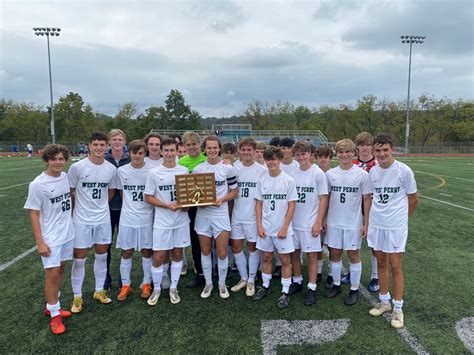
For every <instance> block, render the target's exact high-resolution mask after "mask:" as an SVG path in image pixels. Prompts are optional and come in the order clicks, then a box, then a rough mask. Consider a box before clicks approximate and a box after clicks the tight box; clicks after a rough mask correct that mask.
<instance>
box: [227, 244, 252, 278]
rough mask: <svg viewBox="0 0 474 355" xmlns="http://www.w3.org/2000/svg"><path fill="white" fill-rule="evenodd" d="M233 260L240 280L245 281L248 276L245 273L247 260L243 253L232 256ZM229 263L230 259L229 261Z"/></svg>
mask: <svg viewBox="0 0 474 355" xmlns="http://www.w3.org/2000/svg"><path fill="white" fill-rule="evenodd" d="M233 255H234V258H235V265H237V269H238V270H239V274H240V278H241V279H242V280H245V281H247V280H248V278H249V275H248V273H247V258H246V257H245V254H244V252H243V251H241V252H240V253H236V254H233ZM229 262H230V259H229Z"/></svg>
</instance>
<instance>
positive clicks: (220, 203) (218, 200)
mask: <svg viewBox="0 0 474 355" xmlns="http://www.w3.org/2000/svg"><path fill="white" fill-rule="evenodd" d="M221 205H222V200H221V199H219V198H218V199H217V200H216V204H215V206H216V207H221Z"/></svg>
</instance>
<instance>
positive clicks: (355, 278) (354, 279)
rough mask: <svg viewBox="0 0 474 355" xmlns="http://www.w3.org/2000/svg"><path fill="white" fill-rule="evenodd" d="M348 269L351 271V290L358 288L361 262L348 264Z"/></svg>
mask: <svg viewBox="0 0 474 355" xmlns="http://www.w3.org/2000/svg"><path fill="white" fill-rule="evenodd" d="M349 271H350V273H351V290H353V291H355V290H358V289H359V284H360V275H362V263H361V262H358V263H355V264H350V266H349Z"/></svg>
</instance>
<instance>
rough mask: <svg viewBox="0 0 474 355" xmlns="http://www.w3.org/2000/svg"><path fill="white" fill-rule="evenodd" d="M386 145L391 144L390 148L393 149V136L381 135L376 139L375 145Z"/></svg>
mask: <svg viewBox="0 0 474 355" xmlns="http://www.w3.org/2000/svg"><path fill="white" fill-rule="evenodd" d="M376 144H378V145H384V144H389V145H390V147H393V139H392V136H390V134H388V133H379V134H377V135H376V136H375V138H374V145H376Z"/></svg>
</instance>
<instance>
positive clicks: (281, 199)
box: [252, 147, 298, 309]
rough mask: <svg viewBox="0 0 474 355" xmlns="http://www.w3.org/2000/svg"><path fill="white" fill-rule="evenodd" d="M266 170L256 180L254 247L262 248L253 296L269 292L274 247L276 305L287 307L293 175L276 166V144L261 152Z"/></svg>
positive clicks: (278, 155)
mask: <svg viewBox="0 0 474 355" xmlns="http://www.w3.org/2000/svg"><path fill="white" fill-rule="evenodd" d="M264 158H265V163H266V165H267V168H268V173H265V174H263V175H262V176H261V177H260V178H259V179H258V180H257V203H256V213H257V233H258V236H259V238H258V239H257V249H259V250H261V251H262V252H263V268H262V279H263V285H262V287H261V288H259V290H258V291H257V292H256V293H255V295H254V296H253V298H252V299H253V300H254V301H260V300H261V299H262V298H264V297H265V296H267V295H268V293H269V292H270V290H269V287H270V281H271V279H272V256H273V252H274V250H277V253H278V255H279V256H280V260H281V267H282V275H281V285H282V294H281V296H280V298H279V299H278V302H277V306H278V308H280V309H283V308H286V307H288V305H289V303H290V297H289V296H288V292H289V288H290V284H291V263H290V253H293V252H294V251H295V248H294V245H293V229H292V226H291V220H292V219H293V215H294V213H295V207H296V201H297V200H298V197H297V193H296V184H295V180H293V178H292V177H291V176H290V175H288V174H286V173H285V172H283V171H282V170H281V169H280V162H281V160H282V159H283V154H282V152H281V150H280V149H279V148H276V147H270V148H268V149H267V150H265V153H264Z"/></svg>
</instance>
